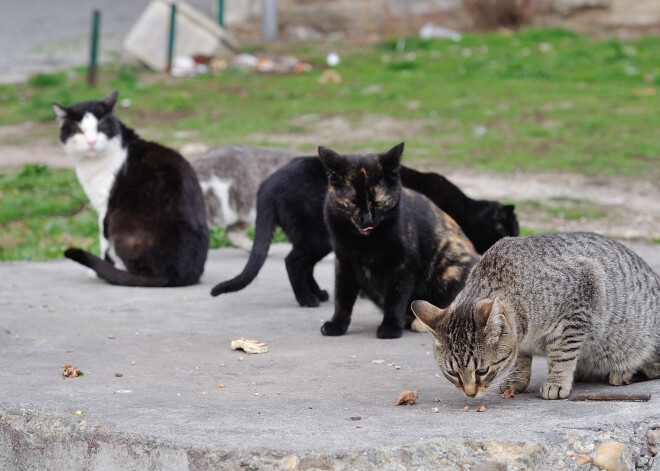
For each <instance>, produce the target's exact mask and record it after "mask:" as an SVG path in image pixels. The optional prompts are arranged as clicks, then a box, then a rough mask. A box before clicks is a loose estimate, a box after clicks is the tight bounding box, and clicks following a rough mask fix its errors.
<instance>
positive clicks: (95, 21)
mask: <svg viewBox="0 0 660 471" xmlns="http://www.w3.org/2000/svg"><path fill="white" fill-rule="evenodd" d="M100 25H101V12H100V11H99V10H94V12H93V13H92V41H91V45H90V49H91V51H90V55H89V69H88V71H87V83H88V84H89V86H90V87H93V86H94V85H95V84H96V57H97V51H98V47H99V29H100Z"/></svg>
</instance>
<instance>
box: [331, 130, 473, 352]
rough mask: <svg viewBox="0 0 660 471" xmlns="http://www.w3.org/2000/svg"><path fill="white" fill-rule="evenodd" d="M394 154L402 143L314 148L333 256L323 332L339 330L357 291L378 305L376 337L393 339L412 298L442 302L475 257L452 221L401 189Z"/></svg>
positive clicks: (344, 324) (348, 318)
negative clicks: (351, 149) (324, 186)
mask: <svg viewBox="0 0 660 471" xmlns="http://www.w3.org/2000/svg"><path fill="white" fill-rule="evenodd" d="M402 153H403V143H401V144H399V145H398V146H395V147H393V148H392V149H390V150H389V151H388V152H385V153H382V154H369V155H367V156H360V155H339V154H337V153H336V152H334V151H332V150H330V149H327V148H325V147H319V157H320V159H321V162H322V163H323V165H324V167H325V169H326V174H327V177H328V182H329V186H328V193H327V196H326V200H325V205H324V217H325V222H326V225H327V227H328V231H329V233H330V240H331V242H332V248H333V249H334V251H335V255H336V263H335V312H334V315H333V316H332V320H330V321H328V322H326V323H325V324H324V325H323V327H322V328H321V332H322V333H323V335H333V336H334V335H343V334H344V333H345V332H346V330H347V329H348V326H349V324H350V321H351V313H352V310H353V305H354V304H355V300H356V299H357V296H358V294H359V293H360V291H362V292H363V293H364V294H365V295H366V296H367V297H368V298H369V299H371V300H372V301H373V302H374V303H375V304H376V305H378V306H379V307H380V308H381V309H382V310H383V315H384V317H383V322H382V323H381V325H380V326H379V327H378V331H377V336H378V338H381V339H392V338H398V337H400V336H401V335H402V333H403V327H404V324H405V320H406V314H409V315H412V312H411V311H410V303H411V302H412V301H413V300H415V299H425V300H430V299H435V300H436V301H437V302H438V303H439V304H440V305H441V306H447V305H449V304H450V303H451V301H452V300H453V299H454V297H456V295H457V294H458V292H459V291H460V290H461V289H462V288H463V285H464V283H465V279H466V278H467V275H468V272H469V271H470V268H471V267H472V265H474V263H475V262H476V261H477V259H478V258H479V257H478V254H477V253H476V251H475V250H474V247H473V246H472V243H471V242H470V241H469V239H468V238H467V237H466V236H465V234H464V233H463V231H461V229H460V228H459V227H458V225H457V224H456V222H455V221H454V220H453V219H452V218H450V217H449V216H447V214H445V213H444V212H443V211H442V210H441V209H440V208H438V207H437V206H436V205H435V204H433V202H432V201H431V200H429V199H428V198H427V197H425V196H424V195H422V194H420V193H417V192H416V191H412V190H409V189H407V188H403V186H402V185H401V179H400V177H399V166H400V162H401V154H402ZM430 302H431V303H433V301H430Z"/></svg>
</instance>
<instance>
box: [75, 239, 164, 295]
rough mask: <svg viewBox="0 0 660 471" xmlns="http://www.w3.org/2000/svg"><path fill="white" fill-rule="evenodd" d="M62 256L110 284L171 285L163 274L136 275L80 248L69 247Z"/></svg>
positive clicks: (151, 286) (154, 286) (152, 286)
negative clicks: (87, 268)
mask: <svg viewBox="0 0 660 471" xmlns="http://www.w3.org/2000/svg"><path fill="white" fill-rule="evenodd" d="M64 256H65V257H66V258H70V259H71V260H73V261H75V262H78V263H80V264H81V265H85V266H86V267H89V268H91V269H92V270H94V271H95V272H96V274H97V275H98V276H99V278H101V279H103V280H105V281H107V282H108V283H110V284H111V285H118V286H143V287H149V288H156V287H164V286H172V284H171V283H170V280H169V279H168V278H166V277H163V276H146V275H136V274H134V273H129V272H127V271H124V270H119V269H117V268H116V267H115V266H114V265H113V264H112V263H110V262H108V261H107V260H103V259H102V258H99V257H97V256H96V255H94V254H91V253H89V252H86V251H84V250H82V249H76V248H70V249H66V250H65V251H64Z"/></svg>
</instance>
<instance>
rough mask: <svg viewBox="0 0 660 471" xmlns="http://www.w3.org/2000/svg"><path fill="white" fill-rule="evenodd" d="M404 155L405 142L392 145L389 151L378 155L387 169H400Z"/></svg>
mask: <svg viewBox="0 0 660 471" xmlns="http://www.w3.org/2000/svg"><path fill="white" fill-rule="evenodd" d="M402 155H403V142H402V143H401V144H398V145H396V146H394V147H392V148H391V149H390V150H388V151H387V152H384V153H382V154H379V155H378V160H379V161H380V164H381V165H382V166H383V168H384V169H385V170H390V171H395V170H399V167H400V166H401V156H402Z"/></svg>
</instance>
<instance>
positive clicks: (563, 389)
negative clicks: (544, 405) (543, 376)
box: [540, 383, 572, 399]
mask: <svg viewBox="0 0 660 471" xmlns="http://www.w3.org/2000/svg"><path fill="white" fill-rule="evenodd" d="M571 387H572V385H571V384H568V385H566V384H556V383H545V384H544V385H543V386H541V391H540V392H541V397H542V398H543V399H566V398H567V397H568V396H569V394H571Z"/></svg>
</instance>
